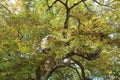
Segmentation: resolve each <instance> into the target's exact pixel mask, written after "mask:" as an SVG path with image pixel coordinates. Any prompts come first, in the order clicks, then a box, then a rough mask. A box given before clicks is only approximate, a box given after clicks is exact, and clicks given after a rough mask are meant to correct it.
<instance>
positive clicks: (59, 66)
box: [47, 64, 81, 79]
mask: <svg viewBox="0 0 120 80" xmlns="http://www.w3.org/2000/svg"><path fill="white" fill-rule="evenodd" d="M64 67H69V68H72V69H73V70H75V71H76V73H77V74H78V76H79V79H81V77H80V74H79V72H78V70H77V69H76V68H74V67H73V66H70V64H69V65H65V64H59V65H57V66H55V67H54V68H53V69H52V70H51V71H50V72H49V74H48V76H47V79H49V77H50V76H52V74H53V73H54V72H55V71H56V70H57V69H60V68H64Z"/></svg>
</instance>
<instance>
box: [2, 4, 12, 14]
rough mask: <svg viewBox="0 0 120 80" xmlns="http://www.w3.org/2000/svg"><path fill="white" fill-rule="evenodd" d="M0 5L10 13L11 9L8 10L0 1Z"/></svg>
mask: <svg viewBox="0 0 120 80" xmlns="http://www.w3.org/2000/svg"><path fill="white" fill-rule="evenodd" d="M0 5H1V6H2V7H4V8H5V9H6V10H7V11H8V12H9V13H11V11H10V10H9V9H8V8H7V7H6V6H4V5H3V4H1V3H0Z"/></svg>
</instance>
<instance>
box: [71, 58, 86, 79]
mask: <svg viewBox="0 0 120 80" xmlns="http://www.w3.org/2000/svg"><path fill="white" fill-rule="evenodd" d="M72 60H73V61H74V62H75V63H76V64H77V65H78V66H79V67H80V68H81V72H82V77H83V79H84V80H86V77H85V68H84V67H83V65H82V64H81V63H80V62H79V61H77V60H75V59H72Z"/></svg>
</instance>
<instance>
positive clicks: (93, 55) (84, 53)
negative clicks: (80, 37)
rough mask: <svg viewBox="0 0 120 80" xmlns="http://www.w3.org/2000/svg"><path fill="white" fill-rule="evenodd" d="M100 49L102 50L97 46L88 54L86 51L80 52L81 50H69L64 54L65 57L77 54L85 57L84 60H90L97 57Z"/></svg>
mask: <svg viewBox="0 0 120 80" xmlns="http://www.w3.org/2000/svg"><path fill="white" fill-rule="evenodd" d="M101 51H102V49H101V48H98V49H97V50H96V51H95V52H93V53H91V54H88V53H86V52H81V51H71V52H69V53H68V54H67V55H66V57H67V58H68V57H72V56H74V55H77V56H79V57H82V58H84V59H86V60H89V61H91V60H95V59H97V58H98V57H99V55H100V53H101Z"/></svg>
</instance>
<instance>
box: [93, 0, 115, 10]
mask: <svg viewBox="0 0 120 80" xmlns="http://www.w3.org/2000/svg"><path fill="white" fill-rule="evenodd" d="M93 1H94V2H95V3H97V4H99V5H100V6H106V7H110V8H112V9H115V8H113V7H111V6H109V5H104V4H102V3H100V2H98V1H96V0H93Z"/></svg>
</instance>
